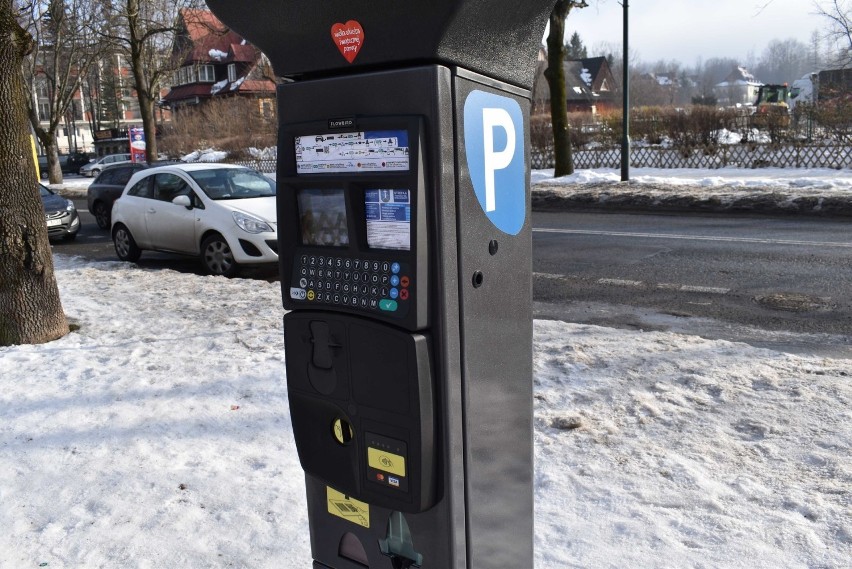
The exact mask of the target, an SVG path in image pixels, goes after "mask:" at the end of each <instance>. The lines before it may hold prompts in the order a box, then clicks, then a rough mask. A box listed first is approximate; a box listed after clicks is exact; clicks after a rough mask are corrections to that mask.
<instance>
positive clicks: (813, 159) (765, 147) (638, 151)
mask: <svg viewBox="0 0 852 569" xmlns="http://www.w3.org/2000/svg"><path fill="white" fill-rule="evenodd" d="M531 154H532V155H531V161H532V167H533V168H535V169H541V168H553V151H552V150H550V149H544V150H543V149H540V148H533V149H532V153H531ZM630 164H631V166H633V167H636V168H705V169H715V168H725V167H736V168H834V169H841V168H852V147H849V146H841V145H807V146H806V145H792V144H791V145H786V146H784V145H775V144H735V145H713V146H705V147H695V148H658V147H633V148H631V150H630ZM620 166H621V149H620V148H595V149H592V150H575V151H574V168H575V169H577V170H585V169H590V168H616V169H617V168H619V167H620Z"/></svg>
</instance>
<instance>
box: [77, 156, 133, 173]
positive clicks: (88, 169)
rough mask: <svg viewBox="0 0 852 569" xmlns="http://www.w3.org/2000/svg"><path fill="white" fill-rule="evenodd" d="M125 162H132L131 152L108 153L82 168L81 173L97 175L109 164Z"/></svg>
mask: <svg viewBox="0 0 852 569" xmlns="http://www.w3.org/2000/svg"><path fill="white" fill-rule="evenodd" d="M124 162H130V154H107V155H106V156H101V157H100V158H98V159H96V160H93V161H92V162H89V163H88V164H86V165H85V166H83V167H82V168H80V175H81V176H90V177H95V176H97V175H98V174H100V173H101V171H102V170H103V169H104V168H106V167H107V166H109V165H111V164H121V163H124Z"/></svg>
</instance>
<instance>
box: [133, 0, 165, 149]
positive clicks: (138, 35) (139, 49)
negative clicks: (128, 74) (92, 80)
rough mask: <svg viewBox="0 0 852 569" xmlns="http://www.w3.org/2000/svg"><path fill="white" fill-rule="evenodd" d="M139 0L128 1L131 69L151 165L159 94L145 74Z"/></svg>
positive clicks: (155, 139)
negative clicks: (155, 103)
mask: <svg viewBox="0 0 852 569" xmlns="http://www.w3.org/2000/svg"><path fill="white" fill-rule="evenodd" d="M139 14H140V12H139V0H127V27H128V32H129V38H130V68H131V71H132V72H133V83H134V87H135V88H136V99H137V101H138V102H139V114H140V115H142V128H143V130H144V131H145V160H146V161H147V162H148V163H149V164H150V163H152V162H155V161H156V160H157V155H158V151H157V124H156V123H155V122H154V100H155V99H154V98H155V97H156V96H157V95H158V93H152V90H155V89H156V88H157V86H156V85H153V84H151V83H150V82H149V79H148V76H147V75H146V73H145V63H144V61H143V50H144V49H145V40H144V35H145V34H144V33H143V30H142V24H141V21H140V16H139Z"/></svg>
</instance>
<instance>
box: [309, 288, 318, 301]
mask: <svg viewBox="0 0 852 569" xmlns="http://www.w3.org/2000/svg"><path fill="white" fill-rule="evenodd" d="M314 298H316V293H315V292H314V291H312V290H309V291H308V300H313V299H314Z"/></svg>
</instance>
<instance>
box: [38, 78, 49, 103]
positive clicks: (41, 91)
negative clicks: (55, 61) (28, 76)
mask: <svg viewBox="0 0 852 569" xmlns="http://www.w3.org/2000/svg"><path fill="white" fill-rule="evenodd" d="M36 94H37V95H38V97H39V98H40V99H47V98H49V97H50V93H49V92H48V90H47V82H46V81H39V82H38V83H36Z"/></svg>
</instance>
